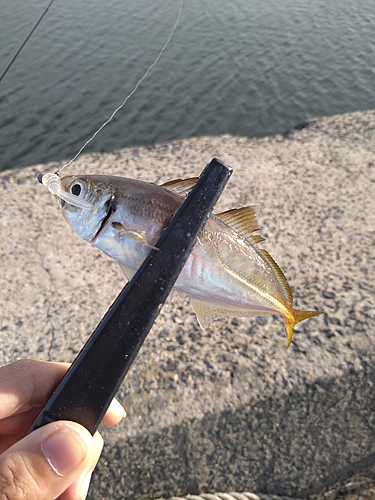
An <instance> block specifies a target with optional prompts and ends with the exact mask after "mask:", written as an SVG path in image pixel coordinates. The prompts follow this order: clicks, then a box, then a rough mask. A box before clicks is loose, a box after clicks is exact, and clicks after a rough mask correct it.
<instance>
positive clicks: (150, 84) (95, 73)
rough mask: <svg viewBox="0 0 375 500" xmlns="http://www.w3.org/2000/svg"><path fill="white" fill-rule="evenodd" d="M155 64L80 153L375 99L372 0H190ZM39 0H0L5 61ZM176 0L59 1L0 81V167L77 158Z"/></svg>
mask: <svg viewBox="0 0 375 500" xmlns="http://www.w3.org/2000/svg"><path fill="white" fill-rule="evenodd" d="M184 1H185V3H184V8H183V13H182V17H181V21H180V25H179V27H178V28H177V31H176V33H175V35H174V37H173V39H172V42H171V44H170V45H169V47H168V49H167V50H166V52H165V53H164V55H163V57H162V59H161V60H160V62H159V64H158V65H157V67H156V68H155V69H154V70H153V71H152V72H151V73H150V76H149V77H148V79H147V80H146V81H145V82H144V83H143V84H142V85H141V86H140V88H139V90H138V92H137V93H136V94H135V95H134V96H133V97H132V98H131V100H130V101H129V102H128V103H127V104H126V106H125V107H124V108H123V109H122V110H121V111H120V112H119V113H118V114H117V115H116V117H115V119H114V120H113V121H112V122H111V124H110V125H108V126H107V127H106V128H105V129H104V130H103V131H102V132H101V133H100V134H99V135H98V136H97V138H96V139H95V141H94V142H93V143H91V144H90V146H89V147H88V148H87V149H86V151H110V150H113V149H117V148H121V147H125V146H130V145H141V144H143V145H145V144H153V143H156V142H165V141H169V140H172V139H178V138H184V137H192V136H200V135H217V134H223V133H230V134H234V135H243V136H263V135H268V134H274V133H282V132H285V131H286V130H288V129H290V128H292V127H293V126H294V125H296V124H297V123H299V122H301V121H303V120H305V119H306V118H309V117H314V116H322V115H330V114H334V113H341V112H345V111H353V110H364V109H369V108H372V107H374V102H375V99H374V98H375V91H374V81H375V80H374V76H375V70H374V44H373V38H374V37H373V34H374V25H375V10H374V2H373V0H356V1H355V2H353V1H352V0H340V1H338V0H336V1H335V0H332V1H329V2H327V0H267V1H263V0H231V1H230V2H228V1H227V0H215V1H214V0H184ZM44 5H46V0H28V2H24V1H20V0H13V1H12V2H9V1H8V0H0V12H1V18H0V65H1V66H2V65H3V64H4V63H5V61H6V59H7V57H8V55H9V54H10V52H11V51H12V49H13V47H14V46H15V45H16V43H17V42H18V41H19V40H20V39H21V38H22V36H23V34H24V33H25V31H26V30H27V29H28V27H29V25H30V24H31V22H32V21H33V20H34V19H35V18H36V16H37V15H38V13H39V12H40V9H41V8H42V7H43V6H44ZM178 9H179V0H163V1H160V2H155V1H151V0H127V1H126V2H125V1H122V2H121V1H119V0H106V2H102V1H101V0H90V1H85V0H81V1H80V2H76V1H75V0H64V2H61V1H59V0H55V2H54V3H53V4H52V6H51V7H50V9H49V11H48V12H47V14H46V16H45V17H44V19H43V20H42V22H41V24H40V25H39V27H38V28H37V30H36V31H35V32H34V34H33V35H32V37H31V38H30V39H29V41H28V43H27V44H26V46H25V47H24V49H23V50H22V52H21V53H20V55H19V56H18V58H17V59H16V61H15V62H14V64H13V66H12V67H11V69H10V70H9V72H8V73H7V75H6V76H5V77H4V79H3V80H2V82H1V83H0V170H2V169H6V168H16V167H22V166H25V165H30V164H34V163H39V162H46V161H54V160H60V159H69V158H71V157H72V156H73V155H74V154H75V153H76V152H77V151H78V149H79V148H80V147H81V146H82V145H83V143H84V142H85V141H86V140H87V139H88V138H89V137H90V136H91V135H92V134H93V132H95V130H96V129H97V128H99V126H100V125H101V124H102V123H103V122H104V121H105V120H106V119H107V118H108V117H109V116H110V115H111V113H112V111H113V110H114V109H115V108H116V107H117V106H118V105H119V104H121V102H122V101H123V99H124V98H125V96H126V95H127V94H128V93H129V92H130V91H131V90H132V89H133V88H134V86H135V84H136V82H137V81H138V80H139V79H140V78H141V77H142V75H143V74H144V72H145V71H146V69H147V68H148V66H149V65H150V64H151V63H152V62H153V60H154V59H155V57H156V55H157V54H158V52H159V50H160V49H161V47H162V46H163V44H164V43H165V41H166V39H167V37H168V35H169V33H170V31H171V29H172V27H173V24H174V22H175V19H176V17H177V13H178Z"/></svg>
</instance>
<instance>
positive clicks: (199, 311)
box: [56, 175, 320, 346]
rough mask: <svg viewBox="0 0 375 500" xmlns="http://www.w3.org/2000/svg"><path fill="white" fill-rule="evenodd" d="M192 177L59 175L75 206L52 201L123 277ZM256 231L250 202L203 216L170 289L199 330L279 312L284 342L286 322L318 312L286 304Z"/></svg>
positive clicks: (288, 297)
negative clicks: (187, 302)
mask: <svg viewBox="0 0 375 500" xmlns="http://www.w3.org/2000/svg"><path fill="white" fill-rule="evenodd" d="M196 181H197V178H193V179H185V180H181V179H177V180H174V181H170V182H167V183H165V184H163V185H161V186H158V185H156V184H153V183H149V182H143V181H138V180H133V179H126V178H124V177H113V176H107V175H87V176H67V177H64V178H62V179H61V190H62V191H63V192H65V193H68V194H69V195H72V196H73V198H72V199H77V200H81V201H82V206H79V203H77V204H75V205H73V204H71V203H69V202H67V201H64V200H63V199H62V198H61V196H59V194H56V199H57V201H58V203H59V206H60V208H61V210H62V213H63V215H64V217H65V219H66V220H67V222H68V223H69V225H70V226H71V227H72V228H73V229H74V230H75V231H76V233H77V234H78V235H79V236H80V237H81V238H83V239H84V240H86V241H88V242H90V243H92V244H94V245H95V246H97V247H98V248H100V249H101V250H103V252H105V253H106V254H107V255H109V256H110V257H112V258H113V259H115V260H116V261H118V262H119V264H120V266H121V268H122V270H123V272H124V274H125V276H126V278H127V279H128V280H130V279H131V278H132V277H133V275H134V274H135V272H136V271H137V269H138V268H139V267H140V265H141V264H142V262H143V261H144V259H145V258H146V256H147V255H148V253H149V252H150V249H151V248H154V247H155V243H156V242H157V240H158V238H159V236H160V234H161V231H162V230H163V228H165V227H166V226H167V224H168V223H169V221H170V220H171V218H172V217H173V215H174V214H175V212H176V211H177V210H178V208H179V207H180V205H181V204H182V203H183V200H184V197H185V196H186V195H187V193H188V192H189V191H190V189H191V188H192V187H193V185H194V184H195V182H196ZM68 199H69V198H68ZM76 205H78V206H76ZM257 230H258V223H257V220H256V211H255V209H254V207H251V206H248V207H243V208H238V209H233V210H229V211H226V212H222V213H220V214H216V215H211V217H210V218H209V219H208V220H207V223H206V225H205V227H204V229H203V231H202V233H201V234H200V236H199V238H198V240H197V243H196V245H195V247H194V249H193V252H192V253H191V255H190V257H189V259H188V261H187V262H186V264H185V266H184V268H183V270H182V272H181V274H180V276H179V278H178V280H177V282H176V284H175V287H174V288H175V290H177V291H178V292H179V293H180V294H182V295H188V296H189V297H190V299H191V302H192V305H193V308H194V311H195V313H196V315H197V318H198V321H199V323H200V325H201V326H202V328H205V327H207V325H208V324H209V323H210V322H211V321H213V320H215V319H218V318H222V317H227V316H258V315H271V314H281V316H282V318H283V320H284V325H285V328H286V331H287V335H288V340H287V346H289V345H290V343H291V341H292V335H293V327H294V325H295V324H296V323H298V322H299V321H302V320H304V319H307V318H310V317H312V316H315V315H317V314H320V311H300V310H297V309H294V308H293V294H292V291H291V289H290V287H289V284H288V282H287V280H286V278H285V276H284V274H283V273H282V271H281V270H280V268H279V267H278V265H277V264H276V262H275V261H274V260H273V259H272V257H271V256H270V255H269V254H268V252H267V251H266V250H263V249H261V248H259V243H260V242H261V241H263V238H262V237H261V236H260V235H259V234H256V231H257Z"/></svg>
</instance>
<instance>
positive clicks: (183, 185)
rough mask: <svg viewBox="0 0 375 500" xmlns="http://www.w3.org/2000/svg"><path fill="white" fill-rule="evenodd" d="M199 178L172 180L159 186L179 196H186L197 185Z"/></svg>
mask: <svg viewBox="0 0 375 500" xmlns="http://www.w3.org/2000/svg"><path fill="white" fill-rule="evenodd" d="M198 179H199V177H190V178H189V179H174V180H172V181H168V182H165V183H164V184H161V187H163V188H164V189H167V190H168V191H172V193H176V194H178V195H179V196H187V195H188V194H189V193H190V191H191V190H192V189H193V187H194V186H195V184H196V183H197V181H198Z"/></svg>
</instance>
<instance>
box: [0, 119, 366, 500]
mask: <svg viewBox="0 0 375 500" xmlns="http://www.w3.org/2000/svg"><path fill="white" fill-rule="evenodd" d="M374 119H375V112H374V111H368V112H358V113H350V114H345V115H340V116H333V117H327V118H321V119H316V120H315V119H314V120H310V121H309V122H307V123H305V124H304V126H300V127H298V128H299V130H297V129H296V130H292V131H290V132H289V133H287V134H285V135H284V136H275V137H266V138H261V139H247V138H239V137H231V136H221V137H202V138H197V139H189V140H182V141H176V142H172V143H170V144H163V145H157V146H155V147H148V148H130V149H126V150H122V151H116V152H114V153H111V154H103V155H99V154H90V155H86V156H81V157H80V158H79V160H77V161H76V162H75V163H74V164H73V165H72V166H71V167H70V168H69V169H67V173H74V174H80V173H100V174H105V173H108V174H118V175H123V176H127V177H133V178H139V179H144V180H149V181H154V182H164V181H166V180H169V179H172V178H176V177H182V178H183V177H187V176H193V175H197V174H199V173H200V171H201V170H202V169H203V167H204V166H205V165H206V164H207V163H208V162H209V161H210V160H211V158H212V157H214V156H216V157H219V158H220V159H222V160H224V161H225V162H227V163H228V164H229V165H231V166H232V167H233V169H234V173H233V176H232V179H231V181H230V183H229V185H228V187H227V189H226V191H225V193H224V194H223V196H222V198H221V200H220V202H219V206H218V210H221V209H229V208H232V207H235V206H237V207H238V206H242V205H246V204H254V203H259V204H261V213H260V227H261V234H262V235H263V236H265V237H266V241H265V242H264V244H263V247H264V248H266V249H267V250H268V251H269V252H270V253H271V255H272V256H273V257H274V259H275V260H276V261H277V262H278V263H279V265H280V267H281V268H282V269H283V271H284V273H285V274H286V276H287V278H288V280H289V283H290V285H291V287H292V289H293V292H294V296H295V305H296V307H298V308H301V309H302V308H319V309H322V310H323V311H324V315H322V316H319V317H316V318H312V319H310V320H308V321H305V322H303V323H301V324H300V325H298V327H297V328H296V330H295V336H294V341H293V344H292V346H291V348H290V349H289V350H288V351H286V350H285V339H286V335H285V331H284V327H283V324H282V321H281V319H280V318H279V317H270V318H258V319H243V318H233V319H228V320H222V321H217V322H215V323H213V324H212V326H211V327H210V328H209V329H208V330H206V331H202V330H200V328H199V327H198V324H197V320H196V318H195V315H194V313H193V311H192V308H191V306H190V304H189V303H188V302H187V301H186V302H184V301H183V300H181V299H179V298H178V297H177V298H174V299H173V300H172V301H171V302H170V303H169V304H167V305H166V306H165V307H164V309H163V310H162V313H161V315H160V316H159V318H158V320H157V322H156V324H155V326H154V328H153V330H152V331H151V333H150V335H149V337H148V339H147V340H146V342H145V344H144V346H143V348H142V351H141V353H140V355H139V357H138V358H137V360H136V362H135V363H134V365H133V368H132V370H131V372H130V373H129V375H128V377H127V379H126V380H125V382H124V384H123V385H122V388H121V390H120V392H119V398H120V400H121V401H122V402H123V403H124V405H125V406H126V408H127V411H128V417H127V419H126V420H125V421H124V422H123V423H122V424H120V425H119V426H117V428H115V429H112V430H110V431H104V434H105V438H106V446H105V449H104V452H103V456H102V458H101V461H100V464H99V466H98V468H97V470H96V472H95V474H94V477H93V481H92V487H91V490H90V494H89V495H90V498H91V499H108V498H116V499H117V498H134V499H137V500H146V499H155V498H158V497H164V498H168V497H171V496H173V495H174V496H177V495H180V496H181V495H185V494H187V493H198V492H212V491H254V492H262V493H273V494H279V495H289V496H292V497H299V498H305V497H307V496H317V497H319V498H337V497H339V496H340V495H341V494H343V495H344V494H352V495H353V494H355V493H356V492H357V491H362V490H363V491H364V490H365V488H367V490H366V491H373V490H371V487H372V486H373V485H374V484H375V463H374V462H375V412H374V410H375V389H374V361H375V317H374V314H375V313H374V293H375V260H374V259H375V165H374V161H375V156H374V150H375V121H374ZM49 168H52V167H51V165H50V166H49ZM46 169H47V166H45V165H36V166H34V167H30V168H27V169H23V170H19V171H6V172H3V173H1V174H0V226H1V243H0V256H1V257H0V280H1V281H0V283H1V299H0V300H1V308H0V311H1V313H0V321H1V324H0V331H1V347H0V361H1V364H5V363H8V362H10V361H12V360H15V359H17V358H20V357H35V358H39V359H44V360H66V361H67V360H72V359H73V358H74V357H75V355H76V354H77V353H78V351H79V349H80V348H81V346H82V345H83V343H84V341H85V340H86V339H87V337H88V335H89V334H90V332H91V331H92V330H93V329H94V327H95V325H96V324H97V322H98V321H99V320H100V318H101V317H102V315H103V314H104V313H105V311H106V310H107V308H108V306H109V305H110V304H111V302H112V301H113V299H114V298H115V297H116V296H117V294H118V292H119V291H120V290H121V288H122V286H123V284H124V278H123V277H122V275H121V272H120V270H119V268H118V266H117V264H116V263H115V262H112V261H111V260H109V258H107V257H106V256H105V255H103V254H101V253H100V251H99V250H96V249H95V248H93V247H91V246H90V245H89V244H87V243H86V242H84V241H81V240H79V238H78V236H76V235H75V234H74V233H73V232H72V230H71V229H70V228H69V227H68V226H67V225H66V223H65V221H64V220H63V218H62V216H61V214H60V213H59V211H58V207H57V205H56V203H55V201H54V199H53V197H52V196H51V195H50V194H49V193H48V192H47V190H45V188H43V186H41V185H40V184H38V183H37V181H36V174H37V173H38V172H39V171H46ZM351 498H353V497H351Z"/></svg>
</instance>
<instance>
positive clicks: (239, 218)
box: [215, 205, 264, 244]
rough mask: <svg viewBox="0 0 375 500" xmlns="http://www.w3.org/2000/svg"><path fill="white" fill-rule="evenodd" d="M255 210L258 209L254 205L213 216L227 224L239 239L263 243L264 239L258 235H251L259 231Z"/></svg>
mask: <svg viewBox="0 0 375 500" xmlns="http://www.w3.org/2000/svg"><path fill="white" fill-rule="evenodd" d="M257 209H258V207H257V206H255V205H254V206H248V207H242V208H234V209H232V210H227V211H226V212H221V213H219V214H215V215H216V216H217V217H219V218H220V219H221V220H222V221H223V222H225V223H226V224H228V226H231V227H232V228H233V229H234V230H235V231H236V232H237V233H238V234H239V236H241V238H247V239H249V240H250V241H251V242H252V243H254V244H256V243H259V242H261V241H264V238H263V237H262V236H260V235H259V234H252V233H254V232H255V231H258V230H259V225H258V221H257Z"/></svg>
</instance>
